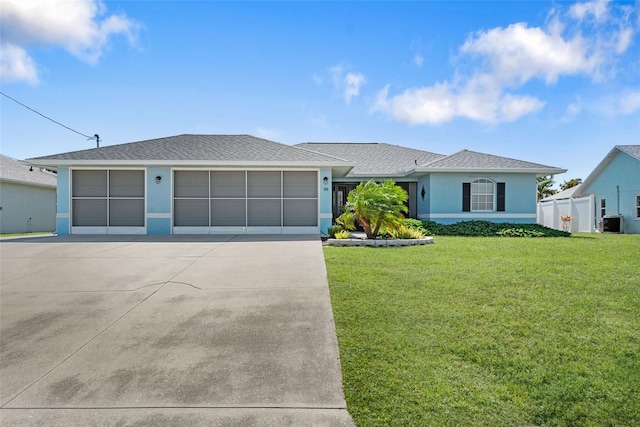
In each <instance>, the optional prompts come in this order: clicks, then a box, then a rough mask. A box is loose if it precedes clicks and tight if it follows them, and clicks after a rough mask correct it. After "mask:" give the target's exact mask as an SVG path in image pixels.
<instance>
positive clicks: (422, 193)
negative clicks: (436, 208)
mask: <svg viewBox="0 0 640 427" xmlns="http://www.w3.org/2000/svg"><path fill="white" fill-rule="evenodd" d="M425 194H427V192H426V191H424V185H423V186H422V191H421V192H420V195H421V196H422V200H424V195H425Z"/></svg>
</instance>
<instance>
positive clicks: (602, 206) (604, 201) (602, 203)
mask: <svg viewBox="0 0 640 427" xmlns="http://www.w3.org/2000/svg"><path fill="white" fill-rule="evenodd" d="M606 214H607V199H600V217H601V218H603V217H604V216H605V215H606Z"/></svg>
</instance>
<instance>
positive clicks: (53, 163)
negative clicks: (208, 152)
mask: <svg viewBox="0 0 640 427" xmlns="http://www.w3.org/2000/svg"><path fill="white" fill-rule="evenodd" d="M29 163H31V164H33V165H36V166H47V167H50V168H56V169H57V168H58V167H84V168H95V167H141V166H144V167H147V166H168V167H201V168H210V167H213V168H216V167H219V168H241V167H242V168H287V169H288V168H330V169H331V171H332V175H333V176H337V177H341V176H345V175H346V174H348V173H349V171H350V170H351V169H353V167H354V166H355V164H354V163H350V162H335V161H329V162H323V161H264V160H261V161H249V162H248V161H220V160H69V159H37V158H36V159H29Z"/></svg>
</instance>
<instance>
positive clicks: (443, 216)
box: [418, 212, 536, 219]
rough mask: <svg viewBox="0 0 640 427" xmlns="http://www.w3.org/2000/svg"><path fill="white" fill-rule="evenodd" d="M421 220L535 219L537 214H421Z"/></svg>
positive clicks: (419, 216)
mask: <svg viewBox="0 0 640 427" xmlns="http://www.w3.org/2000/svg"><path fill="white" fill-rule="evenodd" d="M418 218H419V219H435V218H437V219H463V218H472V219H484V218H492V219H495V218H518V219H535V218H536V214H535V213H532V214H523V213H520V214H516V213H483V212H469V213H455V214H421V215H418Z"/></svg>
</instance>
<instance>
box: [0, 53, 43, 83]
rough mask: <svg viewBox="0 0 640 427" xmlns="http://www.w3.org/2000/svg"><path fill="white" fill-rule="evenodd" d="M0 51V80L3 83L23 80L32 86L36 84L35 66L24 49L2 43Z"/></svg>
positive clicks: (36, 72)
mask: <svg viewBox="0 0 640 427" xmlns="http://www.w3.org/2000/svg"><path fill="white" fill-rule="evenodd" d="M0 50H1V51H2V55H0V78H2V79H3V80H5V81H19V80H23V81H25V82H27V83H29V84H32V85H35V84H37V83H38V71H37V69H36V64H35V62H34V61H33V59H32V58H31V57H30V56H29V55H28V54H27V52H26V51H25V50H24V49H22V48H21V47H19V46H15V45H13V44H11V43H2V44H0Z"/></svg>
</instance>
